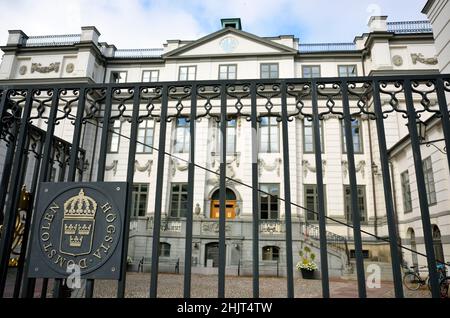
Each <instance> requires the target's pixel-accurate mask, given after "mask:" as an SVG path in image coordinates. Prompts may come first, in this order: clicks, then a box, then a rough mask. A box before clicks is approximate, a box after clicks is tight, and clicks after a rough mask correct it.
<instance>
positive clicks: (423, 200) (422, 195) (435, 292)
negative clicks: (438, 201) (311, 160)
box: [403, 79, 440, 298]
mask: <svg viewBox="0 0 450 318" xmlns="http://www.w3.org/2000/svg"><path fill="white" fill-rule="evenodd" d="M403 85H404V90H405V101H406V109H407V112H408V130H409V135H410V136H411V149H412V153H413V158H414V170H415V172H416V182H417V191H418V194H419V205H420V212H421V217H422V228H423V236H424V241H425V251H426V254H427V265H428V271H429V274H430V276H429V277H430V278H429V279H430V284H431V295H432V296H433V298H439V296H440V291H439V282H438V273H437V271H436V257H435V253H434V248H433V234H432V232H431V220H430V211H429V209H428V199H427V189H426V187H425V176H424V173H423V164H422V153H421V151H420V143H419V136H418V133H417V127H416V119H417V117H416V116H417V114H416V111H415V108H414V101H413V95H412V89H411V80H409V79H406V80H405V81H404V83H403Z"/></svg>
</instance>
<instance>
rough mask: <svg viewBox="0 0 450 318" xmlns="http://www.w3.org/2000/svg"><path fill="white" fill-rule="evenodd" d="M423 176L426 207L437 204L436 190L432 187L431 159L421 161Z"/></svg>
mask: <svg viewBox="0 0 450 318" xmlns="http://www.w3.org/2000/svg"><path fill="white" fill-rule="evenodd" d="M422 165H423V174H424V177H425V188H426V189H427V198H428V205H433V204H436V203H437V200H436V189H435V186H434V175H433V167H432V163H431V157H428V158H426V159H424V160H423V161H422Z"/></svg>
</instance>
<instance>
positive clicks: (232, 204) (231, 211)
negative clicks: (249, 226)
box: [210, 189, 237, 219]
mask: <svg viewBox="0 0 450 318" xmlns="http://www.w3.org/2000/svg"><path fill="white" fill-rule="evenodd" d="M219 195H220V190H216V191H215V192H214V193H213V195H212V198H211V199H212V200H211V214H210V217H211V219H218V218H219V215H220V200H219ZM236 206H237V201H236V195H235V194H234V192H233V191H231V190H230V189H227V190H226V201H225V217H226V218H227V219H234V218H235V217H236Z"/></svg>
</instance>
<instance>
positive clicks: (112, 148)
mask: <svg viewBox="0 0 450 318" xmlns="http://www.w3.org/2000/svg"><path fill="white" fill-rule="evenodd" d="M121 127H122V122H121V121H120V120H119V119H116V120H114V121H113V122H112V123H110V125H109V131H108V152H110V153H116V152H119V145H120V130H121Z"/></svg>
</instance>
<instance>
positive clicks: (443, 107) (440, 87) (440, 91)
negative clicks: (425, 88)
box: [436, 78, 450, 171]
mask: <svg viewBox="0 0 450 318" xmlns="http://www.w3.org/2000/svg"><path fill="white" fill-rule="evenodd" d="M449 80H450V79H449ZM436 89H437V98H438V104H439V110H440V111H441V115H442V117H441V122H442V130H443V131H444V137H445V146H446V149H447V152H446V153H447V161H448V169H449V171H450V151H449V150H450V120H449V115H448V106H447V98H446V97H445V90H444V79H443V78H438V79H437V81H436Z"/></svg>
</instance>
